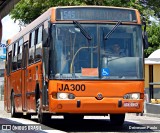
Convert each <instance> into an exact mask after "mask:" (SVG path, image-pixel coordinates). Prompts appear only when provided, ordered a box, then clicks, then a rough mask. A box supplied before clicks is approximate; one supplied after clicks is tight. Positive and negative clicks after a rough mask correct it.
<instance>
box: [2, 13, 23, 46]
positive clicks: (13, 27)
mask: <svg viewBox="0 0 160 133" xmlns="http://www.w3.org/2000/svg"><path fill="white" fill-rule="evenodd" d="M2 25H3V31H2V43H3V44H6V41H7V40H8V39H10V38H11V37H13V36H14V35H16V34H17V33H18V32H19V31H20V27H19V25H18V22H16V23H15V22H14V21H13V20H12V19H11V17H10V16H9V15H7V16H6V17H4V18H3V19H2Z"/></svg>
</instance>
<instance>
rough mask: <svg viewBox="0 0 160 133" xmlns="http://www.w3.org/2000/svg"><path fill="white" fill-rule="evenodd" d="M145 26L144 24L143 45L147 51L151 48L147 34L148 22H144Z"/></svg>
mask: <svg viewBox="0 0 160 133" xmlns="http://www.w3.org/2000/svg"><path fill="white" fill-rule="evenodd" d="M143 24H144V31H143V45H144V49H147V48H148V47H149V43H148V36H147V32H146V22H144V21H143Z"/></svg>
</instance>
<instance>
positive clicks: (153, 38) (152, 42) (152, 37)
mask: <svg viewBox="0 0 160 133" xmlns="http://www.w3.org/2000/svg"><path fill="white" fill-rule="evenodd" d="M147 33H148V42H149V48H148V49H146V50H145V56H146V57H147V56H148V55H150V54H151V53H152V52H153V51H155V50H156V49H159V48H160V23H155V22H152V24H151V25H149V26H148V27H147Z"/></svg>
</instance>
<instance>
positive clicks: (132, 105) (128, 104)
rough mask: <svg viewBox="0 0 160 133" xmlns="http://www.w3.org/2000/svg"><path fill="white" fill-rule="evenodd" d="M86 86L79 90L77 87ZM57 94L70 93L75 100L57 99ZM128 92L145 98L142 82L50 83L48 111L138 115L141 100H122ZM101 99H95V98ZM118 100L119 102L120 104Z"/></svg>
mask: <svg viewBox="0 0 160 133" xmlns="http://www.w3.org/2000/svg"><path fill="white" fill-rule="evenodd" d="M82 85H83V86H85V89H84V87H83V88H81V87H80V86H82ZM57 92H65V93H72V94H74V95H75V99H69V100H66V99H65V100H57V99H56V97H55V94H56V93H57ZM128 93H141V94H142V95H144V81H58V80H57V81H54V80H52V81H50V83H49V111H50V112H53V113H85V114H87V113H89V114H92V113H93V114H94V113H97V114H102V113H103V114H104V113H106V114H108V113H129V112H130V113H131V112H132V113H138V112H143V106H144V105H143V102H144V99H143V98H142V99H139V100H137V99H135V100H133V99H132V100H131V99H130V100H129V99H124V98H123V97H124V95H125V94H128ZM99 94H100V95H102V99H100V100H98V96H99ZM119 101H120V102H119Z"/></svg>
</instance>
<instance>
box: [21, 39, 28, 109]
mask: <svg viewBox="0 0 160 133" xmlns="http://www.w3.org/2000/svg"><path fill="white" fill-rule="evenodd" d="M27 64H28V42H26V43H24V45H23V54H22V69H23V70H22V110H23V111H27V108H26V107H27V97H26V95H27V91H26V90H27V77H28V71H27Z"/></svg>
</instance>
